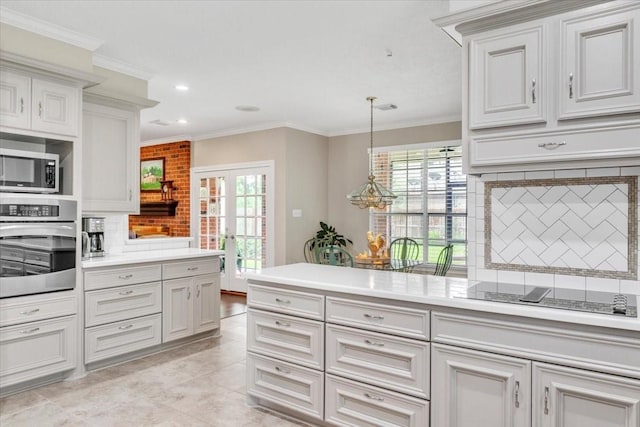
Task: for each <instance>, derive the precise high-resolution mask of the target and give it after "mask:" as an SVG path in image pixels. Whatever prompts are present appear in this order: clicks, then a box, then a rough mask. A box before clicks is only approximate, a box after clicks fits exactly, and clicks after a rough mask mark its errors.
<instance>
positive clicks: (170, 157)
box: [129, 141, 191, 237]
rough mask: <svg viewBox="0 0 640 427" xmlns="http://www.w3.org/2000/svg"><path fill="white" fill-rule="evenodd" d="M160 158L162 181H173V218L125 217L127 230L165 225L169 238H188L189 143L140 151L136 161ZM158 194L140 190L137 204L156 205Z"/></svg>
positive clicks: (160, 196) (153, 147)
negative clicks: (174, 201) (175, 202)
mask: <svg viewBox="0 0 640 427" xmlns="http://www.w3.org/2000/svg"><path fill="white" fill-rule="evenodd" d="M158 157H164V169H165V171H164V179H165V180H173V186H174V187H175V188H177V190H176V189H175V188H174V190H173V200H177V201H178V207H177V209H176V216H149V215H129V229H131V227H132V226H134V225H153V226H157V225H166V226H168V227H169V228H170V233H171V236H173V237H188V236H189V235H190V232H189V221H190V211H189V210H190V209H189V208H190V206H189V205H190V203H189V197H190V195H189V169H190V167H191V143H190V142H189V141H180V142H172V143H170V144H160V145H151V146H148V147H141V148H140V160H147V159H153V158H158ZM161 200H162V193H160V192H150V191H142V192H140V202H141V203H143V202H159V201H161Z"/></svg>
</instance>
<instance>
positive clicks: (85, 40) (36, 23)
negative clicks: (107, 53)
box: [0, 6, 104, 52]
mask: <svg viewBox="0 0 640 427" xmlns="http://www.w3.org/2000/svg"><path fill="white" fill-rule="evenodd" d="M0 22H1V23H3V24H7V25H11V26H13V27H17V28H20V29H23V30H26V31H29V32H32V33H35V34H39V35H41V36H44V37H48V38H50V39H53V40H58V41H61V42H64V43H68V44H70V45H73V46H77V47H81V48H83V49H87V50H90V51H92V52H93V51H94V50H96V49H97V48H99V47H100V46H102V45H103V44H104V41H103V40H100V39H98V38H96V37H91V36H88V35H86V34H81V33H78V32H76V31H73V30H69V29H68V28H64V27H61V26H60V25H56V24H52V23H51V22H47V21H43V20H42V19H38V18H34V17H32V16H29V15H25V14H23V13H20V12H16V11H15V10H12V9H8V8H6V7H3V6H0Z"/></svg>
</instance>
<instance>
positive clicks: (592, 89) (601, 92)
mask: <svg viewBox="0 0 640 427" xmlns="http://www.w3.org/2000/svg"><path fill="white" fill-rule="evenodd" d="M632 6H633V5H630V7H629V8H625V9H622V10H617V11H603V12H601V11H598V12H591V13H578V14H576V16H575V17H571V18H567V19H563V20H562V21H561V22H560V25H561V36H562V45H561V47H562V52H561V55H560V58H561V67H560V77H559V81H560V91H559V95H560V111H559V114H558V118H559V119H572V118H577V117H591V116H599V115H608V114H619V113H629V112H635V111H640V90H639V89H640V50H639V49H640V27H639V26H638V22H637V21H638V20H639V19H640V13H639V9H638V7H637V5H636V7H632ZM634 21H635V22H634ZM634 26H635V28H634ZM634 51H635V54H634ZM634 89H635V90H634Z"/></svg>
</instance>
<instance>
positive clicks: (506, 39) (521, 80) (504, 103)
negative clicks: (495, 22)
mask: <svg viewBox="0 0 640 427" xmlns="http://www.w3.org/2000/svg"><path fill="white" fill-rule="evenodd" d="M544 37H545V26H544V24H539V25H535V26H531V25H530V24H527V26H524V27H523V26H514V27H511V28H510V29H509V30H507V31H505V30H500V31H497V32H491V33H488V34H484V35H482V36H481V37H478V38H474V39H472V40H471V41H470V42H469V82H468V83H469V128H470V129H481V128H489V127H497V126H506V125H516V124H525V123H540V122H545V121H546V119H547V118H546V109H545V104H546V102H547V100H546V96H545V87H546V79H545V74H544V73H545V63H544V56H543V52H544V49H545V47H544V43H545V39H544Z"/></svg>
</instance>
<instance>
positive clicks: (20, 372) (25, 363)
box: [0, 315, 78, 387]
mask: <svg viewBox="0 0 640 427" xmlns="http://www.w3.org/2000/svg"><path fill="white" fill-rule="evenodd" d="M76 322H77V316H75V315H73V316H66V317H59V318H54V319H47V320H40V321H37V322H29V323H23V324H20V325H14V326H7V327H4V328H1V329H0V387H6V386H10V385H13V384H17V383H21V382H25V381H29V380H33V379H37V378H40V377H45V376H47V375H51V374H56V373H59V372H64V371H67V370H71V369H74V368H75V367H76V348H77V347H76V346H77V342H78V340H77V338H76V333H77V332H76V331H77V326H76Z"/></svg>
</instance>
